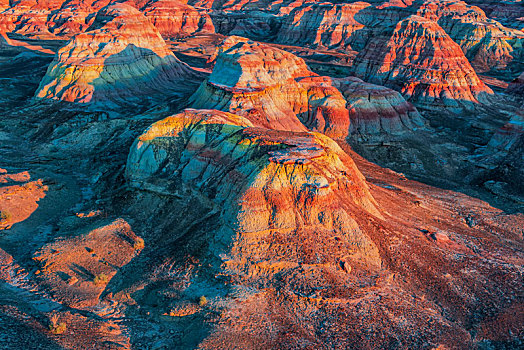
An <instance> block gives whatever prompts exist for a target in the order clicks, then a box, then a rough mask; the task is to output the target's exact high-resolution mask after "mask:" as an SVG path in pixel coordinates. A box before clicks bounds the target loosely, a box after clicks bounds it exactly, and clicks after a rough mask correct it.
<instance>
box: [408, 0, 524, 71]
mask: <svg viewBox="0 0 524 350" xmlns="http://www.w3.org/2000/svg"><path fill="white" fill-rule="evenodd" d="M414 5H415V4H414ZM415 8H416V14H417V15H419V16H421V17H425V18H428V19H431V20H434V21H435V22H437V23H438V24H439V25H440V26H441V27H442V28H443V29H444V30H445V31H446V32H447V33H448V34H449V36H450V37H451V39H453V41H455V42H456V43H457V44H459V46H460V47H461V48H462V51H463V52H464V54H465V55H466V57H467V58H468V59H469V61H470V62H471V64H472V65H473V67H475V69H476V70H477V71H489V70H490V69H492V68H496V69H504V68H506V66H507V65H508V64H509V63H511V62H512V61H513V60H515V59H521V58H522V57H523V52H522V43H523V42H524V33H523V32H521V31H519V30H515V29H510V28H506V27H504V26H503V25H501V24H500V23H498V22H497V21H494V20H492V19H489V18H488V17H486V14H485V13H484V11H482V10H481V9H480V8H478V7H476V6H470V5H468V4H466V3H465V2H464V1H459V0H446V1H436V0H426V1H424V2H422V3H421V4H418V3H417V6H415Z"/></svg>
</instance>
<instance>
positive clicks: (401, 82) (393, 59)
mask: <svg viewBox="0 0 524 350" xmlns="http://www.w3.org/2000/svg"><path fill="white" fill-rule="evenodd" d="M352 70H353V72H354V73H355V74H356V75H357V76H360V77H362V78H363V79H364V80H366V81H369V82H371V83H377V84H380V85H386V86H389V87H392V88H394V89H395V90H398V91H400V92H402V94H403V95H404V96H406V97H407V98H408V100H410V101H412V102H415V103H416V104H419V105H421V106H424V107H427V108H435V107H444V108H449V109H454V110H463V109H464V108H472V107H473V106H474V105H475V104H477V103H479V102H482V101H484V100H485V99H486V98H487V96H489V95H491V94H492V93H493V92H492V91H491V89H490V88H488V87H487V86H486V85H484V83H483V82H482V81H480V79H479V78H478V76H477V74H476V73H475V71H474V70H473V68H472V67H471V65H470V64H469V62H468V60H467V59H466V57H465V56H464V54H463V52H462V50H461V49H460V47H459V46H458V44H456V43H455V42H454V41H453V40H451V38H450V37H449V35H447V33H446V32H445V31H444V30H443V29H442V28H441V27H440V26H439V25H438V24H437V23H436V22H434V21H431V20H428V19H426V18H423V17H419V16H410V17H408V18H407V19H405V20H403V21H401V22H399V23H398V24H397V25H396V27H395V29H394V31H393V33H392V34H391V36H389V37H382V38H377V39H376V40H372V41H371V42H370V43H369V44H368V45H367V46H366V48H365V49H364V50H363V51H362V52H360V53H359V55H358V56H357V57H356V59H355V62H354V64H353V67H352Z"/></svg>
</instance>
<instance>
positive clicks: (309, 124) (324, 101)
mask: <svg viewBox="0 0 524 350" xmlns="http://www.w3.org/2000/svg"><path fill="white" fill-rule="evenodd" d="M219 52H220V53H219V54H218V55H217V58H216V63H215V66H214V69H213V72H212V74H211V76H210V77H209V79H207V80H206V81H205V82H203V83H202V85H201V86H200V88H199V89H198V90H197V91H196V92H195V94H194V95H193V96H192V97H191V99H190V100H191V106H192V107H194V108H204V109H219V110H224V111H228V112H231V113H237V114H240V115H242V116H244V117H245V118H247V119H249V120H251V121H253V122H254V123H255V124H257V125H260V126H263V127H266V128H272V129H281V130H290V131H306V130H307V129H310V130H316V131H319V132H322V133H325V134H326V135H329V136H330V137H344V136H345V135H347V133H348V128H349V116H348V111H347V110H346V108H345V104H346V102H345V100H344V98H343V97H342V95H341V94H340V92H339V91H338V90H337V89H336V88H335V87H333V86H332V85H331V82H330V78H326V77H320V76H318V75H317V74H315V73H313V72H311V71H310V70H309V69H308V67H307V66H306V64H305V62H304V60H302V59H301V58H299V57H296V56H294V55H292V54H290V53H288V52H286V51H283V50H279V49H276V48H274V47H271V46H268V45H264V44H260V43H256V42H253V41H249V40H247V39H244V38H240V37H229V38H227V39H226V40H225V41H224V44H223V46H222V47H221V48H220V49H219Z"/></svg>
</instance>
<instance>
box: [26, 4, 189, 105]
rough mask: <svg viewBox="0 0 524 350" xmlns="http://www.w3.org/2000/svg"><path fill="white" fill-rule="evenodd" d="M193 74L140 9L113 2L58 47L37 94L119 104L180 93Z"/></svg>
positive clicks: (64, 99)
mask: <svg viewBox="0 0 524 350" xmlns="http://www.w3.org/2000/svg"><path fill="white" fill-rule="evenodd" d="M194 76H195V75H194V72H193V71H192V70H191V69H190V68H189V67H188V66H187V65H186V64H184V63H182V62H180V61H179V60H178V59H177V58H176V57H175V56H174V55H173V54H172V52H171V51H169V49H168V48H167V46H166V44H165V42H164V40H163V39H162V37H161V35H160V33H159V32H158V30H156V28H155V27H154V26H153V25H152V24H151V23H150V22H149V20H148V19H146V18H145V17H144V16H143V15H142V14H141V13H140V12H139V11H138V10H136V9H135V8H134V7H131V6H129V5H126V4H113V5H110V6H107V7H105V8H103V9H102V10H100V11H99V12H98V14H97V16H96V19H95V21H94V22H93V24H92V25H91V27H90V31H88V32H85V33H82V34H80V35H77V36H76V37H74V39H72V40H71V41H70V42H68V43H67V44H66V45H65V46H64V47H63V48H61V49H60V51H59V52H58V54H57V56H56V57H55V60H54V61H53V62H52V63H51V65H50V66H49V69H48V71H47V74H46V76H45V77H44V78H43V80H42V82H41V83H40V86H39V88H38V90H37V92H36V97H38V98H49V99H55V100H63V101H68V102H76V103H90V102H104V103H106V104H108V105H109V104H117V105H118V104H121V103H130V102H133V101H134V102H137V100H140V99H141V96H143V94H145V93H147V94H150V95H151V96H152V97H153V98H161V97H165V96H169V95H172V94H175V93H177V92H178V91H184V89H187V88H188V86H191V79H192V78H194ZM182 80H185V83H184V84H181V82H182ZM142 102H145V101H144V100H143V99H142Z"/></svg>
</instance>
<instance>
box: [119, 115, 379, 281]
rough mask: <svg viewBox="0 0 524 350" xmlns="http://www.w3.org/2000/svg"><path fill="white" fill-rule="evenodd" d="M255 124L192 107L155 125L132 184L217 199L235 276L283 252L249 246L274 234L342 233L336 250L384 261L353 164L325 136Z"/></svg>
mask: <svg viewBox="0 0 524 350" xmlns="http://www.w3.org/2000/svg"><path fill="white" fill-rule="evenodd" d="M251 125H252V123H251V122H250V121H249V120H247V119H245V118H243V117H241V116H237V115H234V114H230V113H227V112H221V111H216V110H186V111H184V112H183V113H181V114H178V115H174V116H172V117H168V118H166V119H163V120H161V121H159V122H156V123H155V124H153V125H152V126H151V127H149V129H147V130H146V131H145V132H144V133H143V134H142V135H141V136H140V137H138V139H137V140H136V141H135V143H134V144H133V146H132V147H131V151H130V154H129V157H128V161H127V167H126V176H127V178H128V180H129V183H130V184H131V186H133V187H135V188H137V189H140V190H144V189H148V190H150V191H154V192H157V193H160V194H163V195H175V196H181V195H183V194H184V193H186V192H187V191H191V193H193V195H197V196H201V197H202V201H204V202H211V203H213V204H212V206H213V208H215V210H216V211H218V212H220V218H221V223H222V224H221V225H220V227H218V228H217V229H216V233H215V234H214V237H215V239H214V242H212V243H210V244H211V247H210V249H211V250H210V253H211V254H213V255H220V254H224V255H223V256H227V258H225V257H224V258H223V259H224V264H226V270H230V271H232V272H233V273H239V274H242V273H243V272H242V271H245V268H246V266H247V265H246V263H247V262H248V261H259V260H265V259H264V255H265V254H272V255H273V257H274V254H273V253H274V252H275V251H274V250H273V251H272V252H269V251H264V250H256V251H253V249H250V247H252V248H254V247H256V246H260V245H262V246H263V245H264V243H263V242H264V239H265V238H266V237H268V235H271V234H272V233H274V232H280V233H284V232H288V233H291V232H295V233H294V234H296V235H299V234H300V232H310V231H315V232H316V234H317V235H319V234H323V233H326V232H331V233H330V235H332V234H333V233H332V232H336V233H337V234H340V235H341V237H342V241H341V247H342V248H341V249H340V250H339V251H337V252H336V253H335V254H348V255H350V256H351V257H352V258H351V259H356V260H358V259H362V261H366V262H368V263H369V264H370V266H379V265H380V257H379V254H378V250H377V248H376V246H375V245H374V243H373V242H372V241H371V239H370V238H369V237H368V236H367V235H366V234H364V233H363V232H362V231H361V230H360V228H359V225H358V224H357V223H356V221H355V220H354V219H353V216H354V215H355V213H361V215H369V216H378V217H380V216H381V214H380V212H379V211H378V210H377V208H376V202H375V200H374V198H373V197H372V196H371V194H370V192H369V189H368V186H367V184H366V182H365V179H364V177H363V176H362V174H361V173H360V171H359V170H358V169H357V167H356V166H355V164H354V162H353V160H352V159H351V158H350V157H349V156H348V155H346V154H345V153H344V152H343V151H342V150H341V149H340V148H339V146H338V145H337V144H336V143H335V142H334V141H333V140H331V139H330V138H328V137H326V136H324V135H321V134H318V133H307V132H291V131H279V130H269V129H264V128H260V127H253V126H251ZM284 245H285V244H284ZM275 249H278V248H275ZM292 249H293V248H292V247H290V246H287V249H285V251H286V253H285V254H290V253H289V250H292ZM295 253H297V252H295ZM253 254H257V255H256V256H254V255H253ZM297 254H298V253H297ZM277 255H278V254H277ZM282 258H283V259H289V260H287V261H292V260H294V259H290V258H289V256H287V257H285V255H284V256H282ZM277 260H278V259H277Z"/></svg>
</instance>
